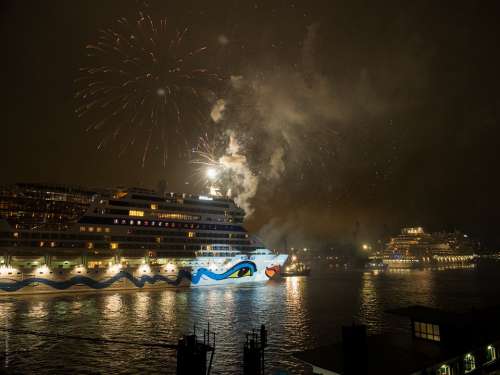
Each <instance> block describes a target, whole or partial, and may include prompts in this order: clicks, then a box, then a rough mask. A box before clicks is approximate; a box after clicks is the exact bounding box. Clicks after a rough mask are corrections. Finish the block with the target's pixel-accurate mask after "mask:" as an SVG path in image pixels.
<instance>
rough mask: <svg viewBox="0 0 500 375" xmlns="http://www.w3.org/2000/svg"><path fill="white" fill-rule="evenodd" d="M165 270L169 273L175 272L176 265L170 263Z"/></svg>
mask: <svg viewBox="0 0 500 375" xmlns="http://www.w3.org/2000/svg"><path fill="white" fill-rule="evenodd" d="M165 270H166V271H167V272H174V271H175V265H174V264H172V263H168V264H167V265H166V266H165Z"/></svg>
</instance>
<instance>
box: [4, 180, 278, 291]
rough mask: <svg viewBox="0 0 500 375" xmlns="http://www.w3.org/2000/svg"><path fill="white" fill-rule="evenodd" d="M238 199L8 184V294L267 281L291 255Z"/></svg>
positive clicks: (5, 277) (6, 268)
mask: <svg viewBox="0 0 500 375" xmlns="http://www.w3.org/2000/svg"><path fill="white" fill-rule="evenodd" d="M243 219H244V211H243V210H242V209H240V208H239V207H237V206H236V205H235V203H234V201H233V200H231V199H227V198H221V197H212V196H202V195H200V196H194V195H187V194H177V193H166V194H163V193H157V192H155V191H152V190H146V189H135V188H134V189H109V190H89V189H85V188H79V187H67V186H57V185H42V184H17V185H14V186H9V187H4V188H3V189H1V190H0V251H1V255H2V256H1V257H0V294H12V293H43V292H55V291H84V290H87V291H88V290H109V289H134V288H153V287H175V286H201V285H219V284H229V283H242V282H249V281H265V280H268V279H270V278H272V277H273V276H274V275H275V274H278V273H279V272H280V268H281V267H282V266H283V264H284V262H285V261H286V259H287V255H277V254H274V253H273V252H271V251H270V250H268V249H266V248H265V247H264V245H263V244H262V243H261V241H260V240H258V239H257V238H250V237H249V235H248V233H247V231H246V230H245V228H244V227H243Z"/></svg>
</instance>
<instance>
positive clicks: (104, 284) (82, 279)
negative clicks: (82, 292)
mask: <svg viewBox="0 0 500 375" xmlns="http://www.w3.org/2000/svg"><path fill="white" fill-rule="evenodd" d="M243 268H249V269H251V270H252V272H255V271H256V270H257V266H256V265H255V263H253V262H240V263H238V264H236V265H234V266H233V267H231V268H230V269H229V270H227V271H226V272H224V273H222V274H217V273H213V272H211V271H209V270H207V269H206V268H200V269H199V270H198V272H197V273H196V274H195V275H191V272H189V271H187V270H180V271H179V273H178V274H177V277H176V278H175V279H169V278H168V277H165V276H162V275H154V276H149V275H142V276H140V277H138V278H136V277H134V276H132V275H131V274H130V273H128V272H125V271H120V272H118V273H117V274H116V275H114V276H113V277H111V278H109V279H107V280H104V281H97V280H94V279H92V278H90V277H87V276H74V277H72V278H71V279H69V280H65V281H55V280H49V279H44V278H41V277H31V278H28V279H24V280H22V281H17V282H14V283H0V289H1V290H3V291H5V292H15V291H18V290H19V289H22V288H24V287H26V286H29V285H31V284H33V283H42V284H45V285H47V286H50V287H51V288H54V289H57V290H65V289H68V288H70V287H72V286H74V285H82V284H83V285H86V286H88V287H89V288H92V289H104V288H108V287H110V286H111V285H113V284H114V283H115V282H117V281H119V280H121V279H124V278H125V279H128V280H129V281H130V282H132V283H133V284H134V285H135V286H136V287H137V288H142V287H144V285H145V284H146V283H149V284H155V283H156V282H158V281H164V282H166V283H168V284H170V285H173V286H178V285H179V284H180V283H181V281H182V279H187V280H191V282H192V283H193V284H197V283H198V282H199V281H200V279H201V277H202V276H207V277H209V278H211V279H213V280H223V279H226V278H227V277H229V276H231V275H232V274H233V273H234V272H237V271H239V270H241V269H243Z"/></svg>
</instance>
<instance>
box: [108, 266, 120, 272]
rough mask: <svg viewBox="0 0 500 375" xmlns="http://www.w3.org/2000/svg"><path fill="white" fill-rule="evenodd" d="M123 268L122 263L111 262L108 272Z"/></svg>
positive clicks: (118, 270)
mask: <svg viewBox="0 0 500 375" xmlns="http://www.w3.org/2000/svg"><path fill="white" fill-rule="evenodd" d="M121 269H122V265H121V264H110V265H109V267H108V272H109V273H118V272H120V270H121Z"/></svg>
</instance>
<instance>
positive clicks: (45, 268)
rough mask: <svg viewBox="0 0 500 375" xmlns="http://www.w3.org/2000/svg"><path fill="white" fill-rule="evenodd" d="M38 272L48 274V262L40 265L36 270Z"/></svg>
mask: <svg viewBox="0 0 500 375" xmlns="http://www.w3.org/2000/svg"><path fill="white" fill-rule="evenodd" d="M35 272H36V273H38V274H39V275H46V274H48V273H49V272H50V270H49V267H47V265H46V264H44V265H42V266H40V267H38V268H37V269H36V270H35Z"/></svg>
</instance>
